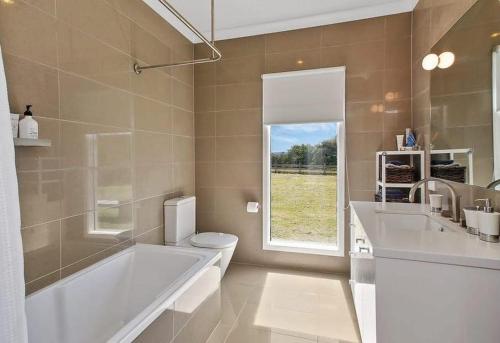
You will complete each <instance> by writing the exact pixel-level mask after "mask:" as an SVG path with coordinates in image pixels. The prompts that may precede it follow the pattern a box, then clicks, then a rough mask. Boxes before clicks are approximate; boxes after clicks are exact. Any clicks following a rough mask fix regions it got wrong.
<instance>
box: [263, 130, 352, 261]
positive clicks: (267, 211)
mask: <svg viewBox="0 0 500 343" xmlns="http://www.w3.org/2000/svg"><path fill="white" fill-rule="evenodd" d="M313 123H315V122H310V123H308V122H305V123H302V124H313ZM336 123H337V245H336V246H335V247H333V246H331V247H327V246H325V245H323V244H314V243H307V242H299V241H297V243H295V242H293V241H292V242H283V241H282V242H279V243H278V242H272V240H271V126H272V125H266V124H264V125H263V131H262V137H263V144H262V146H263V154H262V155H263V163H262V166H263V168H262V182H263V197H262V198H263V204H262V220H263V225H262V228H263V232H262V234H263V236H262V237H263V240H262V248H263V249H264V250H271V251H282V252H291V253H302V254H312V255H326V256H338V257H344V256H345V250H344V235H345V227H344V225H345V219H344V217H345V214H344V208H345V182H346V181H345V122H336ZM297 124H300V123H297Z"/></svg>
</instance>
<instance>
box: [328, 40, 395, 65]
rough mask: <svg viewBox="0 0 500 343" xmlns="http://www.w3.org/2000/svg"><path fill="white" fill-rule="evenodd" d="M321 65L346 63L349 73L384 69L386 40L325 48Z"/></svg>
mask: <svg viewBox="0 0 500 343" xmlns="http://www.w3.org/2000/svg"><path fill="white" fill-rule="evenodd" d="M366 56H370V58H366ZM321 65H322V66H323V67H328V66H343V65H345V66H347V68H348V73H358V72H367V71H375V70H383V69H384V67H385V52H384V41H383V40H381V41H374V42H366V43H360V44H353V45H348V46H337V47H330V48H324V49H322V50H321Z"/></svg>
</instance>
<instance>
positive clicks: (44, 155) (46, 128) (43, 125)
mask: <svg viewBox="0 0 500 343" xmlns="http://www.w3.org/2000/svg"><path fill="white" fill-rule="evenodd" d="M35 120H36V121H37V122H38V132H39V133H38V137H39V138H41V139H50V140H51V142H52V145H51V146H50V147H44V148H26V147H16V170H17V171H29V170H49V169H51V170H54V169H59V168H60V167H61V155H60V153H61V147H60V130H61V125H60V124H61V123H60V122H59V121H58V120H52V119H45V118H38V117H36V116H35Z"/></svg>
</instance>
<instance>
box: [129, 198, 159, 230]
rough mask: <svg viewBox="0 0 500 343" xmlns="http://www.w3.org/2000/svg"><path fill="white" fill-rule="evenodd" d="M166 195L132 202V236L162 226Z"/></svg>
mask: <svg viewBox="0 0 500 343" xmlns="http://www.w3.org/2000/svg"><path fill="white" fill-rule="evenodd" d="M165 200H166V196H159V197H154V198H149V199H145V200H140V201H137V202H136V203H135V204H134V213H135V215H134V220H135V226H134V236H139V235H141V234H143V233H145V232H147V231H149V230H152V229H154V228H157V227H160V226H163V203H164V201H165Z"/></svg>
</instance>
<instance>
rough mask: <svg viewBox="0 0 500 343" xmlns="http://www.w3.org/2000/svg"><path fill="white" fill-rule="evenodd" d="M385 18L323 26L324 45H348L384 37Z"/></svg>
mask: <svg viewBox="0 0 500 343" xmlns="http://www.w3.org/2000/svg"><path fill="white" fill-rule="evenodd" d="M384 29H385V18H384V17H379V18H373V19H366V20H358V21H353V22H346V23H341V24H335V25H328V26H324V27H323V42H322V45H323V46H337V45H348V44H353V43H358V42H369V41H375V40H381V39H384V34H385V31H384Z"/></svg>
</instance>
